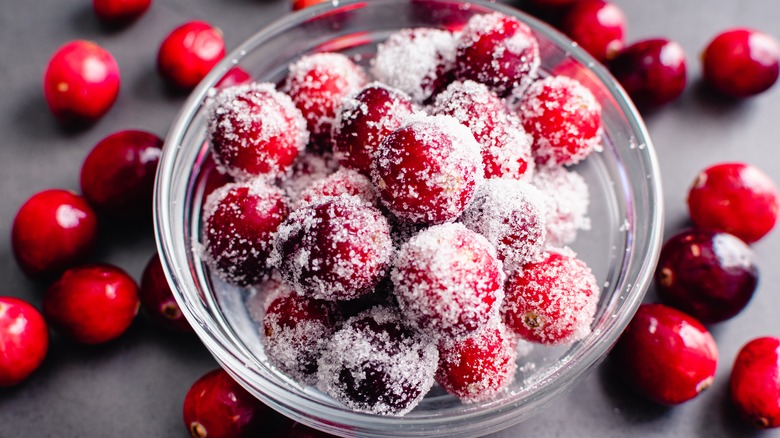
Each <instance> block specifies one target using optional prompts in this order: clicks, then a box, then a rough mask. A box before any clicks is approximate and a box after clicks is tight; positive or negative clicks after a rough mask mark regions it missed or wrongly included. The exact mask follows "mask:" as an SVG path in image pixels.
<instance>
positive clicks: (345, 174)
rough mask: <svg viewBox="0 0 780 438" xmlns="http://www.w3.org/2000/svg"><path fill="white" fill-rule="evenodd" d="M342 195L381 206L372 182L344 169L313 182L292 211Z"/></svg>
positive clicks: (295, 201)
mask: <svg viewBox="0 0 780 438" xmlns="http://www.w3.org/2000/svg"><path fill="white" fill-rule="evenodd" d="M341 195H346V196H354V197H356V198H357V199H359V200H360V201H361V202H364V203H365V204H367V205H371V206H374V207H378V206H379V200H378V199H377V197H376V192H374V186H373V185H372V184H371V180H370V179H368V177H367V176H365V175H363V174H361V173H359V172H358V171H356V170H352V169H347V168H343V167H342V168H341V169H339V170H338V171H336V173H333V174H331V175H329V176H327V177H326V178H323V179H320V180H317V181H314V182H312V184H311V185H310V186H309V187H307V188H306V190H303V191H302V192H301V193H300V196H298V198H297V199H295V200H294V201H293V205H292V209H293V210H297V209H298V208H300V207H302V206H304V205H306V204H309V203H311V202H314V201H316V200H319V199H322V198H325V197H333V196H336V197H338V196H341Z"/></svg>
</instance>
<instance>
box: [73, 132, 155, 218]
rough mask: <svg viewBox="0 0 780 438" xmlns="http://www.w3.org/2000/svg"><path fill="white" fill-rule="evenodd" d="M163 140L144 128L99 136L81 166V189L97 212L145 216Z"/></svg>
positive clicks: (150, 205)
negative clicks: (101, 137) (100, 137)
mask: <svg viewBox="0 0 780 438" xmlns="http://www.w3.org/2000/svg"><path fill="white" fill-rule="evenodd" d="M162 145H163V141H162V139H161V138H160V137H157V136H156V135H154V134H151V133H149V132H145V131H120V132H117V133H114V134H111V135H109V136H108V137H106V138H104V139H103V140H100V142H98V144H96V145H95V147H94V148H92V150H91V151H90V152H89V154H88V155H87V158H86V159H85V160H84V164H82V166H81V191H82V192H83V193H84V197H85V198H87V200H88V201H89V203H90V205H92V206H93V207H95V210H97V211H98V212H100V213H105V214H108V215H110V216H113V217H115V218H125V219H133V218H138V217H148V216H150V214H151V211H152V195H153V193H154V177H155V174H156V172H157V163H158V162H159V161H160V154H161V149H162Z"/></svg>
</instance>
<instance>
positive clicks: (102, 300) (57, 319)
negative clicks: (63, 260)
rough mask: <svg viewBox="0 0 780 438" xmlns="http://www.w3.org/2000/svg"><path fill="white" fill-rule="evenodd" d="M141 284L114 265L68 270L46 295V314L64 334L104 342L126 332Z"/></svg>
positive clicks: (74, 337)
mask: <svg viewBox="0 0 780 438" xmlns="http://www.w3.org/2000/svg"><path fill="white" fill-rule="evenodd" d="M138 306H139V302H138V286H136V284H135V281H134V280H133V278H132V277H130V276H129V275H128V274H127V273H126V272H125V271H123V270H121V269H119V268H117V267H115V266H111V265H106V264H103V265H86V266H80V267H77V268H72V269H69V270H67V271H65V273H64V274H62V277H60V279H59V280H57V281H56V282H55V283H54V284H52V285H51V287H49V289H48V290H47V291H46V295H44V297H43V315H44V316H45V317H46V320H47V321H49V322H50V323H51V325H52V327H54V328H55V329H56V330H57V331H58V332H59V333H60V334H62V335H64V336H66V337H67V338H69V339H71V340H73V341H76V342H79V343H82V344H102V343H104V342H108V341H111V340H113V339H116V338H117V337H119V336H120V335H121V334H122V333H124V332H125V331H126V330H127V328H128V327H130V324H131V323H132V322H133V319H135V315H136V314H137V313H138Z"/></svg>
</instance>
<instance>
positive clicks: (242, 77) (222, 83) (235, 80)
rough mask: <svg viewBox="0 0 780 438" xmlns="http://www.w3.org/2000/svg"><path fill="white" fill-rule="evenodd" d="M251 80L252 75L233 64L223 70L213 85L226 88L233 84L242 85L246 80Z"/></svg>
mask: <svg viewBox="0 0 780 438" xmlns="http://www.w3.org/2000/svg"><path fill="white" fill-rule="evenodd" d="M251 81H252V76H251V75H250V74H249V73H247V71H246V70H244V69H243V68H241V67H238V66H235V67H233V68H231V69H230V70H228V71H227V72H225V74H224V76H222V78H220V80H219V81H217V83H216V85H215V87H217V88H227V87H232V86H234V85H243V84H246V83H248V82H251Z"/></svg>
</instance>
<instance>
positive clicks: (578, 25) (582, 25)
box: [561, 0, 626, 62]
mask: <svg viewBox="0 0 780 438" xmlns="http://www.w3.org/2000/svg"><path fill="white" fill-rule="evenodd" d="M561 29H563V31H564V32H565V33H566V34H567V35H569V37H570V38H571V39H573V40H574V41H576V42H577V43H578V44H579V45H580V47H582V48H583V49H585V50H587V51H588V53H590V54H591V55H593V57H594V58H596V59H598V60H599V61H601V62H606V61H609V60H610V59H612V58H614V57H615V55H617V54H618V53H619V52H620V50H622V49H623V45H624V44H625V33H626V17H625V15H623V11H621V10H620V8H619V7H618V6H617V5H615V4H614V3H609V2H606V1H604V0H585V1H579V2H577V3H575V4H574V6H573V7H572V8H571V9H569V11H568V12H567V13H566V15H564V17H563V21H562V23H561Z"/></svg>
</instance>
